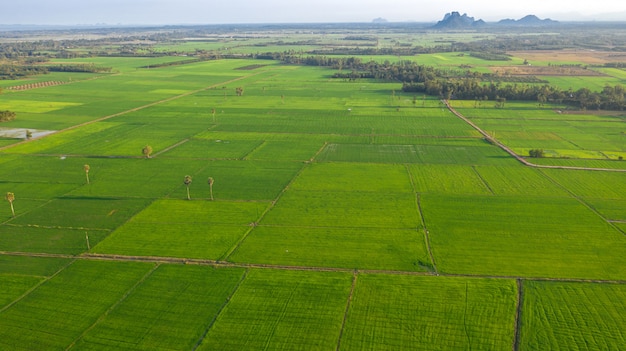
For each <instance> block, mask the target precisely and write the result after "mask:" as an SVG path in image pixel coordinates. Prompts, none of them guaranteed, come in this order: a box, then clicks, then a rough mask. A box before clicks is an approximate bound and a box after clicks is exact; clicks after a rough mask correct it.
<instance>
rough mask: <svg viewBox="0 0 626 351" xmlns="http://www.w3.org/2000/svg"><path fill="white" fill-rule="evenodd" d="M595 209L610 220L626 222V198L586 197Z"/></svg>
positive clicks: (586, 200)
mask: <svg viewBox="0 0 626 351" xmlns="http://www.w3.org/2000/svg"><path fill="white" fill-rule="evenodd" d="M585 202H586V203H588V204H589V205H590V206H591V207H592V208H593V209H594V210H596V211H598V212H599V213H600V214H601V215H602V217H604V218H606V219H607V220H609V221H617V222H620V221H622V222H626V199H611V200H609V199H598V198H588V197H587V198H585Z"/></svg>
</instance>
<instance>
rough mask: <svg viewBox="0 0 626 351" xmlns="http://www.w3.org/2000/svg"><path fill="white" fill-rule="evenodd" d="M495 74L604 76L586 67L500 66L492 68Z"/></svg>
mask: <svg viewBox="0 0 626 351" xmlns="http://www.w3.org/2000/svg"><path fill="white" fill-rule="evenodd" d="M491 70H492V71H493V72H494V73H497V74H502V75H511V76H570V77H580V76H584V77H597V76H603V74H602V73H600V72H596V71H593V70H590V69H585V68H584V67H578V66H527V65H520V66H499V67H491Z"/></svg>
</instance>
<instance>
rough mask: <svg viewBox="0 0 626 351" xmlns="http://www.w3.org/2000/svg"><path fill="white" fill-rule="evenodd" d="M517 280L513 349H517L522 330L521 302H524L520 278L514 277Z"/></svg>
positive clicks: (514, 350) (515, 350)
mask: <svg viewBox="0 0 626 351" xmlns="http://www.w3.org/2000/svg"><path fill="white" fill-rule="evenodd" d="M515 281H516V282H517V301H516V302H517V304H516V306H515V333H514V335H513V351H517V350H519V343H520V337H521V330H522V304H523V302H524V293H523V290H522V286H523V281H522V279H516V280H515Z"/></svg>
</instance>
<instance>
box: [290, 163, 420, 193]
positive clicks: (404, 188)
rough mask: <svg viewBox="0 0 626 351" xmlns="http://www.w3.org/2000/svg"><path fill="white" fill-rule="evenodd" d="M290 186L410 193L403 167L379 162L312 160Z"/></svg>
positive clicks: (334, 190)
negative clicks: (350, 162)
mask: <svg viewBox="0 0 626 351" xmlns="http://www.w3.org/2000/svg"><path fill="white" fill-rule="evenodd" d="M290 188H291V189H294V190H308V191H331V192H353V191H354V192H380V193H410V192H412V191H413V189H412V187H411V182H410V178H409V175H408V172H407V170H406V167H404V166H402V165H382V164H358V163H354V164H345V163H313V164H311V165H310V166H309V167H307V168H306V169H305V170H304V171H303V172H302V173H300V175H299V176H298V178H297V179H296V181H295V182H294V183H293V184H291V186H290Z"/></svg>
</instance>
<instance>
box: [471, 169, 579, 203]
mask: <svg viewBox="0 0 626 351" xmlns="http://www.w3.org/2000/svg"><path fill="white" fill-rule="evenodd" d="M475 169H476V172H477V173H478V174H480V177H481V178H482V179H483V181H484V182H485V183H486V184H487V185H488V186H489V188H490V189H491V191H492V192H493V193H494V194H495V195H525V196H569V194H568V193H567V192H566V191H564V190H563V189H562V188H561V187H559V186H558V185H557V184H555V183H554V182H552V181H551V179H550V178H548V177H546V176H545V175H544V174H542V173H541V172H540V171H539V170H537V169H534V168H530V167H525V166H522V165H521V164H518V165H516V166H510V167H505V166H498V167H494V166H479V167H476V168H475Z"/></svg>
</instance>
